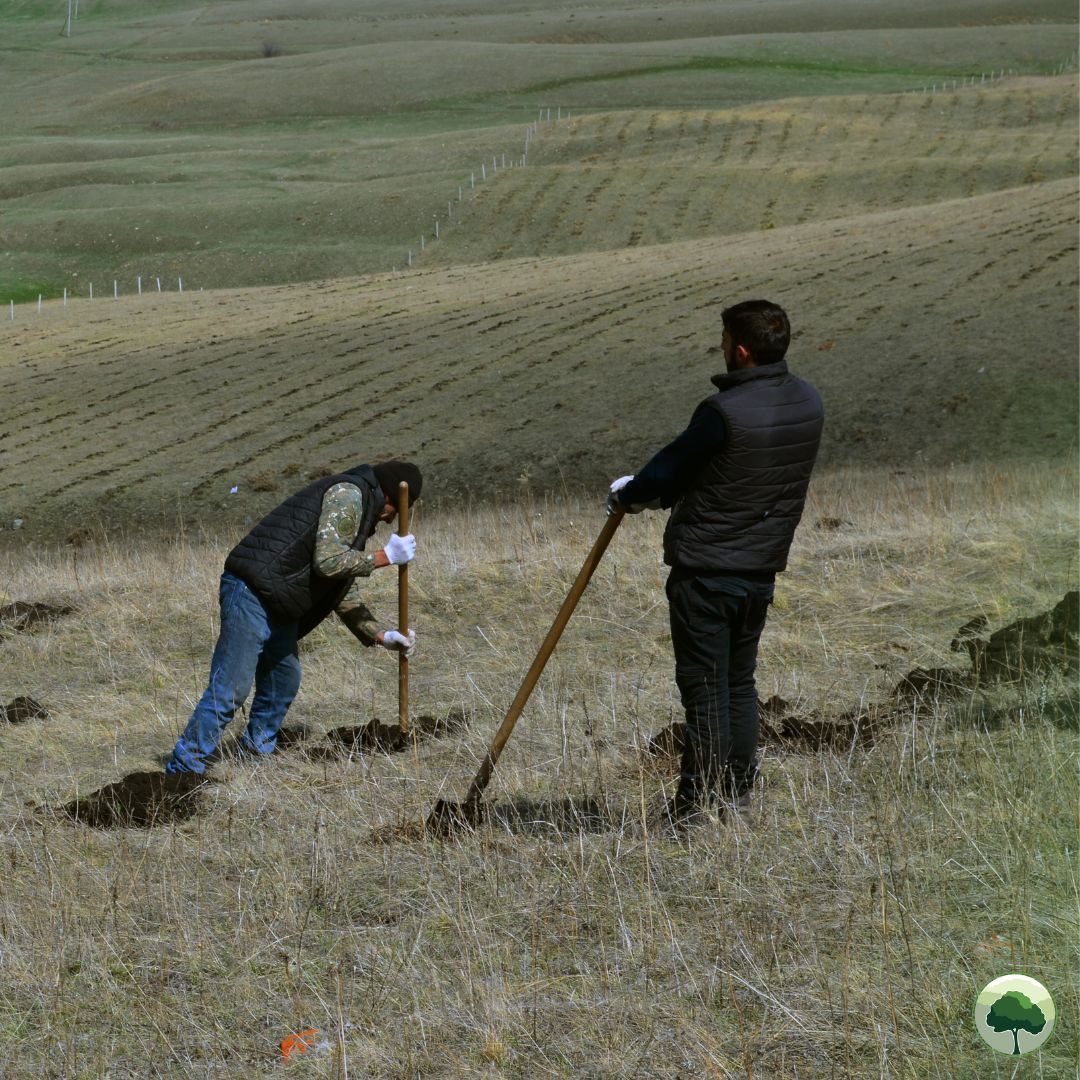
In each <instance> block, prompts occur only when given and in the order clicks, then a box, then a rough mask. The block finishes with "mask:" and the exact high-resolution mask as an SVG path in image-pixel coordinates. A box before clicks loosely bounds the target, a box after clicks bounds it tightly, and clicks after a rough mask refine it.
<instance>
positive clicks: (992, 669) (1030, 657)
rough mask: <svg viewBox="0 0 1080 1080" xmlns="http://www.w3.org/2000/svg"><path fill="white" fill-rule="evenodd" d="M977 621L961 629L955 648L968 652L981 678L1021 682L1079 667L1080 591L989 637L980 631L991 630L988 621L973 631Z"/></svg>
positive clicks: (955, 640)
mask: <svg viewBox="0 0 1080 1080" xmlns="http://www.w3.org/2000/svg"><path fill="white" fill-rule="evenodd" d="M975 622H976V620H972V621H971V622H969V623H966V624H965V625H964V626H962V627H961V628H960V631H959V632H958V634H957V636H956V637H955V638H954V639H953V641H952V648H953V650H954V651H955V652H960V651H962V650H966V651H967V654H968V657H969V659H970V660H971V669H972V671H973V672H974V673H975V674H976V675H978V676H982V677H984V678H990V679H995V680H1000V681H1007V682H1018V681H1022V680H1023V679H1024V678H1025V677H1026V676H1028V675H1035V674H1043V673H1046V672H1054V671H1059V672H1064V673H1066V674H1069V673H1075V672H1076V671H1077V670H1078V668H1080V591H1077V590H1073V591H1072V592H1069V593H1066V594H1065V596H1064V597H1062V599H1061V601H1060V602H1059V603H1058V604H1057V605H1055V607H1054V608H1053V609H1052V610H1051V611H1044V612H1043V613H1042V614H1041V615H1033V616H1031V617H1030V618H1027V619H1017V620H1016V622H1013V623H1010V624H1009V625H1008V626H1004V627H1002V628H1001V629H1000V630H996V631H994V633H992V634H991V635H990V637H989V638H982V637H979V636H978V633H979V630H981V629H989V625H988V624H986V623H985V620H984V621H983V625H982V626H980V627H979V630H975V632H971V630H970V629H969V628H972V626H973V624H974V623H975ZM965 631H967V632H965Z"/></svg>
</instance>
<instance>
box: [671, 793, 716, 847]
mask: <svg viewBox="0 0 1080 1080" xmlns="http://www.w3.org/2000/svg"><path fill="white" fill-rule="evenodd" d="M715 824H716V818H715V817H713V815H712V814H710V813H709V811H708V810H707V809H705V807H704V806H703V805H702V801H700V800H699V799H698V798H697V796H696V793H695V792H694V785H693V783H690V784H687V783H685V782H683V781H680V783H679V787H678V789H677V790H676V792H675V794H674V795H673V796H672V797H671V798H670V799H668V801H667V803H666V804H665V805H664V816H663V819H662V829H663V831H664V832H665V833H667V834H668V835H669V836H671V837H672V838H675V839H679V838H681V837H683V836H685V835H686V834H687V832H689V831H691V830H695V829H700V828H703V827H705V826H708V825H715Z"/></svg>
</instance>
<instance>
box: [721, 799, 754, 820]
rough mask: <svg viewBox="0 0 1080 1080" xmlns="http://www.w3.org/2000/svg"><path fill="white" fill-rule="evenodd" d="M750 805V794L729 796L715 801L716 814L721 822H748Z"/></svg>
mask: <svg viewBox="0 0 1080 1080" xmlns="http://www.w3.org/2000/svg"><path fill="white" fill-rule="evenodd" d="M751 809H752V804H751V802H750V792H749V791H746V792H744V793H743V794H742V795H729V796H726V797H722V798H720V799H718V800H717V803H716V812H717V814H718V816H719V817H720V819H721V820H722V821H743V822H747V821H749V819H750V817H751V813H750V811H751Z"/></svg>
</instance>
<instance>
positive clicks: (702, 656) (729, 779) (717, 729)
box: [667, 572, 774, 805]
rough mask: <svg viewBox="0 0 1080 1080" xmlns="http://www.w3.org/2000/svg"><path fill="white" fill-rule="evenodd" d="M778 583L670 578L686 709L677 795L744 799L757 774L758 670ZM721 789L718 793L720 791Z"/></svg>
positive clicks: (689, 800)
mask: <svg viewBox="0 0 1080 1080" xmlns="http://www.w3.org/2000/svg"><path fill="white" fill-rule="evenodd" d="M773 589H774V585H773V583H772V582H771V581H769V582H764V581H750V580H747V579H745V578H740V577H736V576H734V575H716V576H714V577H705V576H702V577H695V576H691V575H689V574H685V573H678V572H673V573H672V574H671V576H670V577H669V578H668V582H667V596H668V604H669V608H670V613H671V642H672V645H673V646H674V650H675V684H676V685H677V686H678V688H679V695H680V697H681V698H682V703H683V707H684V708H685V709H686V742H685V744H684V748H683V758H682V768H681V775H680V779H679V792H678V795H677V798H679V799H682V800H683V801H684V802H685V803H686V804H688V805H690V804H701V803H706V802H708V801H709V799H711V798H712V797H713V796H714V795H717V794H719V795H720V796H721V797H722V798H732V797H735V798H738V797H740V796H742V795H745V794H746V793H747V792H748V791H749V790H750V788H751V787H752V786H753V783H754V778H755V776H756V774H757V749H758V735H759V731H758V701H757V686H756V685H755V682H754V670H755V668H756V667H757V651H758V642H759V640H760V639H761V632H762V630H763V629H764V628H765V618H766V616H767V615H768V611H769V604H770V603H771V602H772V598H773ZM718 788H719V791H718V790H717V789H718Z"/></svg>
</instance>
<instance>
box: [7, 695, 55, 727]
mask: <svg viewBox="0 0 1080 1080" xmlns="http://www.w3.org/2000/svg"><path fill="white" fill-rule="evenodd" d="M3 716H4V719H5V720H6V721H7V722H8V723H9V724H25V723H26V721H27V720H48V719H49V710H48V709H46V708H45V706H44V705H42V704H41V702H40V701H35V700H34V699H33V698H32V697H24V696H21V695H20V696H19V697H17V698H13V699H12V700H11V701H9V702H8V703H7V705H5V706H4V708H3Z"/></svg>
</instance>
